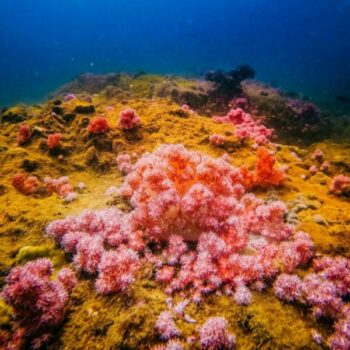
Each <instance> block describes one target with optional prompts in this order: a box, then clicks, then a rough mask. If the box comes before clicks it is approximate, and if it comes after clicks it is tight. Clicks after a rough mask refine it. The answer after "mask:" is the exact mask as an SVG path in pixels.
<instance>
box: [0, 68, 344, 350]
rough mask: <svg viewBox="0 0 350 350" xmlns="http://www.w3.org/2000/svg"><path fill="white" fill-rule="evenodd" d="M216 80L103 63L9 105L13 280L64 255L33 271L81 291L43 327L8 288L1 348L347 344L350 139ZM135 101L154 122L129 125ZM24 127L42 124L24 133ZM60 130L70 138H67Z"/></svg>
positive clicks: (1, 270) (5, 247)
mask: <svg viewBox="0 0 350 350" xmlns="http://www.w3.org/2000/svg"><path fill="white" fill-rule="evenodd" d="M213 87H214V84H213V83H212V82H203V81H201V80H194V79H192V80H189V79H184V78H180V77H174V76H155V75H145V74H141V75H135V76H131V75H126V74H117V75H112V76H91V75H90V76H85V78H81V77H80V78H77V79H76V80H75V81H74V82H73V83H72V84H69V85H68V86H65V87H64V88H62V89H61V92H60V93H59V94H58V95H56V96H55V97H54V98H52V99H49V100H48V101H47V102H45V103H42V104H38V105H33V106H26V105H19V106H14V107H11V108H9V109H7V110H3V111H1V116H0V120H1V124H2V128H1V130H0V144H1V152H0V164H1V166H2V174H1V176H0V197H1V209H2V210H1V211H0V227H1V233H0V236H1V245H0V252H1V257H2V258H1V261H0V284H1V286H2V288H3V290H6V288H7V287H6V276H8V278H9V276H10V275H11V274H12V272H10V271H11V268H13V267H14V266H15V267H14V269H16V270H17V271H18V270H21V269H24V271H26V266H27V264H28V261H30V262H29V264H36V262H35V260H33V259H37V258H50V259H52V263H53V266H54V269H53V268H52V269H51V272H50V274H48V275H45V276H46V277H45V278H44V281H42V280H41V279H40V278H39V277H35V278H36V279H35V280H37V279H38V280H40V283H39V284H40V286H42V288H43V289H42V290H47V285H50V286H51V285H53V286H55V287H52V288H53V289H52V290H54V291H55V292H53V294H50V295H51V296H52V295H56V294H55V293H56V291H57V290H58V291H60V293H62V295H66V297H64V298H63V299H64V303H61V300H62V299H60V298H59V297H53V299H50V303H48V304H45V307H43V308H42V309H40V310H41V311H40V312H39V313H36V315H35V317H44V318H45V319H46V313H47V311H48V310H51V309H50V307H51V306H55V305H61V306H62V307H61V306H60V307H58V308H55V310H57V314H59V317H58V318H57V322H56V321H54V320H53V319H52V318H47V320H48V323H47V327H46V326H45V324H44V323H41V325H39V324H38V323H35V322H33V328H32V329H33V333H30V332H31V331H29V333H26V332H25V330H24V328H23V327H22V326H21V325H20V324H21V319H22V318H23V319H24V321H22V322H24V323H26V322H27V321H26V320H27V319H26V317H27V316H26V315H28V312H30V311H33V312H35V310H34V308H29V310H26V311H27V313H25V314H21V315H18V317H15V311H16V309H15V308H13V309H11V307H9V305H7V304H6V302H5V300H0V324H1V328H0V339H1V341H2V344H5V343H7V344H10V345H11V346H12V348H29V347H37V348H39V347H44V348H46V347H47V348H48V349H64V350H65V349H72V348H80V349H87V350H90V349H98V350H100V349H101V350H102V349H141V350H146V349H150V348H154V349H163V350H164V349H186V350H187V349H201V348H203V349H204V348H205V346H209V347H210V346H212V347H215V346H217V347H224V346H226V347H228V348H230V347H231V348H232V347H235V348H237V349H258V348H259V349H260V348H264V349H265V348H266V349H310V350H317V349H322V348H327V347H330V348H332V349H346V348H347V347H348V343H349V333H348V331H347V328H346V326H347V324H348V322H349V317H348V314H349V313H348V292H347V290H348V289H349V286H348V284H349V283H348V281H349V276H348V275H349V267H348V259H349V257H350V248H349V247H350V239H349V235H348V233H349V232H350V231H349V229H350V226H349V214H348V213H349V210H350V207H349V201H348V187H349V186H348V181H347V178H348V177H349V174H350V157H349V154H350V151H349V150H350V148H349V146H348V145H347V144H345V143H339V142H338V139H337V138H334V135H335V134H334V130H337V133H338V135H336V136H337V137H338V136H339V137H342V135H343V133H344V132H346V127H343V128H341V127H340V125H338V124H339V123H340V119H337V118H334V119H330V118H327V116H326V115H325V113H324V112H323V111H322V110H320V109H319V108H313V106H311V105H310V103H309V102H307V103H306V102H305V101H291V100H290V97H288V96H287V95H285V94H283V93H282V92H281V91H279V90H277V89H273V88H271V87H269V86H267V85H262V84H260V83H258V82H256V81H251V80H250V81H242V82H241V83H240V88H241V92H239V94H238V95H237V96H230V97H229V94H227V95H226V96H225V97H224V98H221V99H220V98H219V97H218V99H217V100H216V99H213V98H212V96H213V95H210V94H211V93H210V92H209V91H210V90H211V89H213ZM214 90H215V89H214ZM230 95H231V93H230ZM217 96H218V95H217ZM232 97H233V99H232ZM226 99H227V103H221V102H220V101H223V100H226ZM228 99H229V100H228ZM294 100H295V98H294ZM229 105H230V107H229ZM126 106H127V107H126ZM126 108H130V109H132V110H134V111H138V113H140V115H141V116H142V128H139V126H140V125H139V124H138V122H137V123H136V124H135V125H137V127H135V128H132V129H127V130H123V129H122V128H120V127H119V126H118V118H119V116H120V114H122V112H123V111H125V109H126ZM228 108H231V111H229V112H227V109H228ZM130 115H132V114H130ZM213 115H218V116H219V117H218V118H223V120H220V119H218V120H219V121H220V122H217V121H215V119H214V118H210V116H213ZM98 117H100V118H104V119H105V120H106V122H107V125H108V132H102V133H98V134H96V135H95V134H93V133H90V132H89V131H88V127H89V125H90V123H92V121H93V120H94V119H95V118H98ZM130 120H135V118H134V117H133V116H132V118H130ZM136 120H137V119H136ZM342 120H343V119H342ZM330 122H331V127H329V128H328V131H326V130H325V129H326V126H327V125H329V123H330ZM20 123H25V125H28V126H29V127H30V130H31V136H30V139H29V141H30V142H26V143H25V144H23V145H22V146H21V147H18V142H17V135H18V130H19V128H20V125H21V124H20ZM98 124H99V123H97V125H96V127H97V128H96V130H101V129H99V127H100V126H99V125H98ZM102 124H105V123H102ZM131 124H132V123H131ZM305 124H308V125H309V126H308V127H307V128H306V129H305V130H304V127H305ZM102 129H104V130H106V128H104V127H103V128H102ZM272 129H274V130H272ZM53 134H61V135H63V136H62V138H61V140H60V146H59V147H58V148H57V149H56V148H50V147H49V144H48V139H49V136H50V135H53ZM215 135H219V136H220V137H222V138H223V142H222V143H221V142H219V143H221V144H216V142H215V138H216V137H214V138H212V140H211V136H215ZM325 136H329V137H333V139H331V140H328V141H324V140H322V138H324V137H325ZM63 137H64V143H63V142H62V139H63ZM315 140H322V141H320V142H318V143H317V144H311V145H310V146H309V144H310V143H311V142H313V141H315ZM342 140H344V138H342ZM275 142H279V143H275ZM180 144H182V145H180ZM214 146H215V147H214ZM116 165H117V166H116ZM312 166H314V167H316V168H317V169H318V171H317V172H315V173H314V174H313V175H312V174H311V173H310V172H309V169H310V168H311V167H312ZM339 174H342V176H340V177H339ZM13 175H15V176H13ZM12 176H13V179H12V180H11V177H12ZM67 176H69V180H68V179H67ZM45 178H48V179H46V180H45ZM11 183H13V185H14V186H12V184H11ZM46 184H47V185H46ZM73 184H74V185H75V184H76V185H75V186H73ZM53 193H56V194H57V195H50V194H53ZM78 193H79V195H78ZM23 194H24V195H23ZM77 196H78V197H77ZM62 199H63V200H62ZM73 199H77V200H75V201H72V200H73ZM87 208H89V209H87ZM45 227H46V232H47V233H48V234H47V235H44V234H43V233H44V231H45ZM304 232H308V234H306V233H304ZM55 242H56V245H55ZM21 264H26V265H24V266H21ZM66 264H71V265H72V267H73V269H75V270H76V273H77V277H78V281H79V283H78V285H77V287H76V288H74V290H73V294H72V298H71V299H70V301H69V302H68V294H69V292H68V291H69V290H70V289H71V288H72V287H73V285H75V279H74V278H73V277H72V276H73V274H72V271H71V270H66V269H65V265H66ZM62 267H63V268H64V269H63V270H61V272H59V270H60V269H62ZM38 270H39V269H36V271H38ZM30 275H31V276H32V275H33V274H32V272H31V273H27V272H26V273H25V275H23V278H24V277H25V278H26V279H27V278H29V276H30ZM37 285H38V284H35V286H37ZM7 286H9V284H7ZM29 287H30V288H32V287H33V285H29V284H28V288H29ZM40 288H41V287H40ZM49 288H51V287H49ZM56 288H57V289H56ZM50 290H51V289H50ZM31 295H32V294H31ZM33 295H34V294H33ZM37 295H38V298H39V299H38V300H43V299H42V296H43V295H41V294H40V293H39V294H37ZM33 298H34V297H33ZM27 299H28V300H32V299H30V298H27ZM51 301H52V304H51ZM32 304H33V305H34V306H35V305H36V304H35V303H34V302H33V303H32ZM23 310H24V309H23ZM23 312H24V311H23ZM164 313H165V314H164ZM49 314H50V317H51V315H52V314H51V313H50V312H49ZM161 315H162V317H161ZM65 316H68V317H65ZM213 318H218V319H219V320H220V321H218V322H209V320H212V319H213ZM58 319H59V320H58ZM158 321H159V324H158ZM28 323H29V321H28ZM26 324H27V323H26ZM157 324H158V326H159V327H160V328H159V332H158V329H157ZM208 324H209V326H210V324H212V325H213V327H209V326H208V327H207V328H206V332H204V331H203V332H204V333H206V334H209V333H210V334H211V335H210V337H207V338H206V340H203V344H202V340H201V332H202V330H203V329H205V327H204V325H208ZM30 326H32V325H31V324H29V325H28V327H29V328H30ZM161 327H163V328H162V329H161ZM167 327H168V328H167ZM29 328H28V329H29ZM34 328H35V329H36V330H35V329H34ZM162 331H164V334H165V333H166V332H170V333H169V334H174V337H173V336H170V337H169V339H167V336H166V335H164V336H162ZM211 332H212V333H211ZM233 334H234V336H233ZM286 334H288V336H286ZM203 337H204V335H203ZM203 339H204V338H203ZM217 344H220V345H217ZM1 346H2V345H1ZM1 346H0V347H1Z"/></svg>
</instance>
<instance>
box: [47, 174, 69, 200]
mask: <svg viewBox="0 0 350 350" xmlns="http://www.w3.org/2000/svg"><path fill="white" fill-rule="evenodd" d="M44 183H45V187H46V190H47V192H48V193H49V194H52V193H57V194H58V195H59V196H60V197H62V198H65V197H67V196H68V195H69V194H71V193H72V192H74V190H73V186H72V185H71V183H70V181H69V178H68V177H67V176H61V177H60V178H58V179H53V178H51V177H48V176H47V177H45V178H44Z"/></svg>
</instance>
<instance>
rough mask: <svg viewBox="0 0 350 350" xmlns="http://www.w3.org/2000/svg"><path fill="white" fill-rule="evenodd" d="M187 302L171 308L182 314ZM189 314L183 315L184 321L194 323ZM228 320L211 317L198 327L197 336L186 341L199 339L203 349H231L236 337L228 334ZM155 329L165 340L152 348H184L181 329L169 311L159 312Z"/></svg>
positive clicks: (166, 349)
mask: <svg viewBox="0 0 350 350" xmlns="http://www.w3.org/2000/svg"><path fill="white" fill-rule="evenodd" d="M187 304H188V301H186V300H185V301H183V302H180V303H178V304H177V305H176V306H174V307H173V308H172V310H173V311H174V312H175V313H176V312H177V315H179V314H181V315H183V309H184V308H185V307H186V305H187ZM188 318H189V316H185V317H184V321H185V322H190V323H194V322H195V321H194V320H192V319H190V320H189V319H188ZM227 325H228V322H227V320H226V319H225V318H223V317H211V318H209V319H208V320H207V321H206V322H205V323H204V324H203V325H202V326H201V327H198V333H199V334H198V337H197V336H196V335H192V336H191V337H188V338H187V343H189V344H193V343H194V342H195V341H197V340H198V341H199V344H200V348H201V349H203V350H221V349H222V350H232V349H234V347H235V343H236V337H235V336H234V335H232V334H229V333H228V331H227ZM155 328H156V331H157V333H158V335H159V337H160V339H161V340H163V341H167V343H166V344H165V345H156V346H155V347H153V348H152V350H159V349H162V350H171V349H184V346H183V345H182V343H181V342H180V340H178V339H177V340H175V339H174V338H179V337H181V336H182V334H181V331H180V330H179V329H178V327H177V326H176V323H175V321H174V317H173V313H172V312H170V311H163V312H161V313H160V314H159V316H158V319H157V322H156V326H155Z"/></svg>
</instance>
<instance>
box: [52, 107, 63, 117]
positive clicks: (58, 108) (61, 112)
mask: <svg viewBox="0 0 350 350" xmlns="http://www.w3.org/2000/svg"><path fill="white" fill-rule="evenodd" d="M52 112H55V113H56V114H58V115H63V114H64V108H63V107H61V106H52Z"/></svg>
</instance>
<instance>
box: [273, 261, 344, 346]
mask: <svg viewBox="0 0 350 350" xmlns="http://www.w3.org/2000/svg"><path fill="white" fill-rule="evenodd" d="M313 268H314V273H310V274H308V275H306V276H305V277H304V278H303V279H301V278H299V277H298V276H297V275H288V274H282V275H280V276H279V277H278V278H277V279H276V281H275V284H274V290H275V294H276V296H277V297H278V298H280V299H282V300H285V301H288V302H293V301H297V302H299V303H302V304H306V305H309V306H311V308H312V313H313V315H314V317H316V318H320V317H328V318H332V319H335V320H338V321H337V323H336V325H335V333H334V334H333V335H332V337H331V338H330V346H331V349H337V350H338V349H341V350H345V349H349V348H350V329H349V327H346V326H345V325H346V324H347V325H349V323H348V322H349V321H350V313H349V304H347V303H346V301H345V298H346V297H348V296H349V294H350V260H349V259H346V258H343V257H335V258H330V257H323V258H320V259H315V260H314V261H313Z"/></svg>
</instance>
